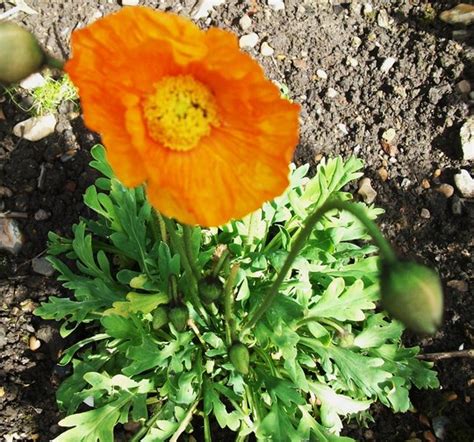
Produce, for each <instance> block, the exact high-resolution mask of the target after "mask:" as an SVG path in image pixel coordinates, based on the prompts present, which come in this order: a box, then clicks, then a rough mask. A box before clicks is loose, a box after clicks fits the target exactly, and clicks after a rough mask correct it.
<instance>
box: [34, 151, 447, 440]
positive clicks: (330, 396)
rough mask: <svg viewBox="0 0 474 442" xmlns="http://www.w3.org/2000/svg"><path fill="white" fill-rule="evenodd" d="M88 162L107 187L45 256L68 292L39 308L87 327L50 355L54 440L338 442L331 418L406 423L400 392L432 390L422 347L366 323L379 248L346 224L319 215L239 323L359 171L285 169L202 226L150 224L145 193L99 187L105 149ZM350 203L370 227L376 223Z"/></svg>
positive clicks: (334, 165) (345, 166)
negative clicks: (385, 410)
mask: <svg viewBox="0 0 474 442" xmlns="http://www.w3.org/2000/svg"><path fill="white" fill-rule="evenodd" d="M92 153H93V156H94V158H95V161H93V163H92V166H93V167H95V168H96V169H98V170H99V171H100V172H102V173H103V174H104V177H101V178H99V179H98V180H97V181H96V185H95V186H91V187H90V188H89V189H88V190H87V192H86V194H85V203H86V204H87V206H89V207H90V208H91V209H92V210H93V211H95V212H96V213H97V216H98V217H97V219H95V220H91V219H83V220H81V221H80V223H79V224H77V225H75V226H74V238H73V239H72V240H70V239H66V238H62V237H59V236H57V235H56V234H54V233H51V234H50V245H49V254H50V258H49V259H50V261H51V263H52V265H53V266H54V268H55V269H56V270H57V271H58V272H59V274H60V277H59V278H60V280H62V281H64V286H65V287H66V288H68V289H71V290H72V292H73V296H72V297H71V299H69V298H58V297H51V298H50V299H49V300H48V302H46V303H44V304H42V305H41V306H40V307H39V308H38V309H37V310H36V313H37V314H38V315H39V316H41V317H42V318H44V319H55V320H58V321H63V322H62V326H61V334H62V335H63V336H67V335H69V334H71V333H72V332H73V331H74V330H75V329H76V328H77V327H78V326H79V325H81V324H88V330H89V331H91V330H92V331H94V333H92V335H90V336H89V337H87V338H86V339H83V340H81V341H79V342H77V343H75V344H74V345H73V346H72V347H70V348H69V349H67V350H66V351H65V352H64V354H63V356H62V359H61V362H60V363H61V364H62V365H67V364H72V367H73V374H72V375H71V377H69V378H68V379H66V380H65V381H64V382H63V384H62V385H61V387H60V388H59V390H58V392H57V399H58V403H59V405H60V407H61V409H62V410H63V411H64V412H65V413H66V414H67V417H66V418H64V419H63V420H62V421H60V425H61V426H63V427H66V428H67V430H66V431H65V432H64V433H62V434H61V435H60V436H58V437H57V438H56V439H55V440H56V441H57V442H65V441H71V442H77V441H96V440H99V441H102V442H108V441H110V442H111V441H113V440H114V428H115V426H116V425H118V424H123V423H126V422H129V421H136V422H139V423H141V424H142V426H141V429H140V430H139V431H138V432H137V434H136V435H135V436H134V437H133V439H132V440H133V441H139V440H141V441H145V442H151V441H164V440H168V439H170V440H172V441H176V440H178V438H179V437H180V435H182V434H184V433H192V432H194V433H195V434H197V435H196V437H197V438H199V439H204V440H206V441H211V440H212V434H211V426H213V425H219V426H220V427H221V428H223V429H227V431H229V434H230V433H232V432H233V433H235V436H234V437H232V440H234V439H235V440H238V441H244V440H246V439H247V438H248V437H249V436H250V435H251V434H253V435H254V436H255V437H256V438H257V439H258V440H274V441H280V442H285V441H298V442H299V441H306V440H315V441H316V440H317V441H339V440H341V441H347V440H350V439H349V438H347V437H341V436H339V434H340V431H341V429H342V427H343V419H351V418H356V419H358V420H359V422H360V423H361V424H363V423H364V422H365V421H367V420H368V419H370V415H369V413H368V410H369V407H370V405H371V404H372V403H374V402H375V401H379V402H381V403H382V404H384V405H385V406H387V407H390V408H391V409H392V410H394V411H396V412H398V411H406V410H408V409H409V408H410V407H411V403H410V399H409V390H410V388H411V387H412V386H413V385H414V386H416V387H417V388H436V387H437V386H438V381H437V378H436V375H435V373H434V372H433V371H432V370H431V369H430V368H431V365H430V364H429V363H427V362H423V361H420V360H418V359H417V358H416V355H417V354H418V352H419V349H418V348H405V347H403V346H402V344H401V335H402V332H403V325H402V324H401V323H400V322H398V321H396V320H391V319H389V318H388V317H387V316H386V314H385V313H384V312H382V311H381V312H376V306H377V302H378V301H379V297H380V293H379V276H380V275H379V272H380V269H379V263H380V260H379V258H378V257H377V256H376V252H377V249H376V247H375V246H373V245H371V244H369V243H368V242H367V240H368V239H369V237H368V235H367V233H366V230H365V228H364V227H363V225H362V224H361V223H360V222H359V221H358V220H356V219H355V218H354V217H353V216H352V215H350V214H349V213H347V212H340V211H336V210H332V211H329V212H327V213H326V214H325V215H324V216H323V217H322V218H321V219H320V221H319V222H318V223H317V224H316V226H315V228H314V230H313V231H312V233H311V235H310V237H309V239H308V240H307V241H306V243H305V244H304V247H303V248H302V250H301V252H300V253H299V255H298V257H297V259H296V260H295V261H294V262H293V264H292V267H291V269H290V271H288V273H287V274H286V275H285V278H284V280H283V284H282V285H281V286H280V288H279V291H278V293H277V295H276V297H275V298H274V300H273V303H272V304H271V305H270V307H269V308H268V309H267V310H266V312H265V314H263V316H262V317H261V318H260V320H258V321H255V325H254V326H251V325H253V324H252V321H251V320H250V319H249V318H251V317H252V314H253V313H255V311H256V310H257V309H258V308H259V307H260V306H261V302H262V300H263V299H264V294H265V293H267V291H268V289H269V287H270V286H271V284H272V282H273V281H274V280H275V278H276V276H277V274H278V273H279V271H280V270H281V268H282V266H283V263H284V261H285V259H286V257H287V256H288V253H289V250H290V248H291V246H292V244H293V243H294V240H295V237H296V236H297V235H298V233H299V232H300V231H301V230H302V226H303V225H304V221H305V219H306V218H307V216H308V215H309V214H310V213H312V212H314V210H315V209H317V208H318V207H322V206H323V205H324V204H325V203H326V202H328V201H329V200H342V201H346V200H349V199H350V198H351V196H350V194H347V193H345V192H343V191H342V189H343V188H344V186H345V185H346V184H347V183H349V182H350V181H352V180H355V179H357V178H358V177H360V176H361V173H360V170H361V168H362V163H361V161H359V160H357V159H354V158H352V159H349V160H347V161H346V162H343V161H342V160H341V159H340V158H337V159H334V160H330V161H327V162H322V163H321V164H320V165H319V166H318V169H317V173H316V175H315V176H314V177H313V178H311V179H309V178H307V177H306V174H307V171H308V167H307V166H303V167H299V168H297V169H294V170H293V171H292V178H291V185H290V188H289V190H288V191H287V193H286V194H284V195H283V196H281V197H279V198H277V199H276V200H274V201H272V202H270V203H266V204H264V206H263V208H262V209H261V210H258V211H257V212H255V213H253V214H252V215H249V216H248V217H246V218H245V219H243V220H240V221H233V222H231V223H229V224H228V225H226V226H224V227H222V228H220V229H217V228H213V229H201V228H199V227H190V226H184V227H181V226H177V225H176V224H175V223H174V222H173V221H172V220H169V219H166V218H164V217H162V216H161V215H160V214H158V213H156V212H154V211H153V210H152V207H151V206H150V205H149V203H148V202H147V200H146V198H145V191H144V189H143V187H138V188H135V189H126V188H125V187H124V186H122V184H121V183H120V182H119V181H118V180H117V179H116V178H115V177H114V176H113V175H112V171H111V169H110V167H109V166H108V165H107V163H106V159H105V152H104V149H103V148H102V147H100V146H97V147H95V148H94V149H93V152H92ZM356 206H357V207H359V209H360V210H363V211H364V212H365V214H366V215H367V217H368V218H370V219H375V218H376V217H377V216H378V215H379V214H380V213H381V212H382V211H381V210H380V209H376V208H374V207H373V206H366V205H364V204H362V203H358V204H356ZM61 255H64V256H66V257H67V258H69V259H73V260H75V261H76V268H75V269H74V270H72V269H70V268H69V267H68V266H67V265H66V264H65V263H64V262H63V261H62V260H61V259H60V258H59V256H61ZM188 258H189V259H188ZM190 263H197V265H192V264H190ZM199 287H200V289H199ZM200 290H201V291H202V293H201V294H200V293H199V291H200ZM190 299H191V300H192V301H193V302H190ZM200 299H202V300H203V301H205V302H201V301H200ZM196 306H197V307H196ZM85 404H87V407H86V405H85ZM195 418H196V419H195ZM229 440H230V439H229Z"/></svg>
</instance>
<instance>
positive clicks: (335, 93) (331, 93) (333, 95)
mask: <svg viewBox="0 0 474 442" xmlns="http://www.w3.org/2000/svg"><path fill="white" fill-rule="evenodd" d="M326 95H327V96H328V97H329V98H336V97H337V96H338V95H339V92H338V91H336V89H334V88H332V87H330V88H329V89H328V91H327V93H326Z"/></svg>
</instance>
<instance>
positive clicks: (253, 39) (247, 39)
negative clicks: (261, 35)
mask: <svg viewBox="0 0 474 442" xmlns="http://www.w3.org/2000/svg"><path fill="white" fill-rule="evenodd" d="M257 43H258V35H257V34H256V33H255V32H251V33H250V34H246V35H242V37H240V39H239V46H240V48H241V49H252V48H254V47H255V46H256V44H257Z"/></svg>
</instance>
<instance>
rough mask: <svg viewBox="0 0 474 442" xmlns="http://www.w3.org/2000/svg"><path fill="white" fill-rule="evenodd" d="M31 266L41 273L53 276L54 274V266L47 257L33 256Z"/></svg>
mask: <svg viewBox="0 0 474 442" xmlns="http://www.w3.org/2000/svg"><path fill="white" fill-rule="evenodd" d="M31 267H32V268H33V271H34V272H35V273H38V274H39V275H43V276H52V275H53V274H54V268H53V266H52V265H51V264H50V262H49V261H48V260H47V259H46V258H33V260H32V261H31Z"/></svg>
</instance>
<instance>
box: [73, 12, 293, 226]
mask: <svg viewBox="0 0 474 442" xmlns="http://www.w3.org/2000/svg"><path fill="white" fill-rule="evenodd" d="M72 49H73V57H72V58H71V59H70V60H69V61H68V62H67V63H66V68H65V69H66V71H67V73H68V74H69V76H70V77H71V79H72V81H73V82H74V83H75V85H76V86H77V87H78V89H79V95H80V97H81V103H82V107H83V112H84V119H85V123H86V124H87V125H88V126H89V127H90V128H91V129H93V130H95V131H97V132H99V133H100V135H101V136H102V140H103V143H104V145H105V146H106V148H107V156H108V159H109V161H110V164H111V165H112V168H113V170H114V172H115V174H116V175H117V177H118V178H119V179H120V180H121V181H122V182H123V183H124V184H125V185H126V186H129V187H134V186H137V185H140V184H143V183H145V185H146V189H147V195H148V199H149V201H150V202H151V203H152V205H153V206H154V207H155V208H156V209H157V210H158V211H160V212H161V213H163V214H164V215H166V216H169V217H174V218H176V219H177V220H178V221H180V222H182V223H187V224H199V225H202V226H218V225H222V224H224V223H226V222H228V221H229V220H231V219H238V218H241V217H243V216H245V215H247V214H248V213H250V212H252V211H254V210H256V209H258V208H259V207H261V205H262V203H263V202H265V201H268V200H270V199H273V198H274V197H276V196H278V195H280V194H281V193H283V191H284V190H285V189H286V187H287V186H288V172H289V167H288V166H289V163H290V161H291V158H292V155H293V152H294V149H295V147H296V144H297V142H298V115H299V106H298V105H297V104H294V103H291V102H289V101H288V100H285V99H283V98H281V96H280V93H279V90H278V88H277V87H276V86H275V85H274V84H273V83H272V82H271V81H269V80H268V79H266V78H265V76H264V73H263V71H262V69H261V68H260V66H259V65H258V63H257V62H256V61H255V60H253V59H252V58H251V57H250V56H249V55H247V54H245V53H243V52H241V51H240V50H239V47H238V42H237V39H236V37H235V36H234V35H233V34H231V33H229V32H226V31H223V30H220V29H216V28H211V29H209V30H207V31H202V30H200V29H199V28H198V27H197V26H196V25H195V24H193V23H192V22H190V21H189V20H187V19H185V18H182V17H179V16H177V15H174V14H171V13H164V12H160V11H156V10H153V9H151V8H146V7H128V8H124V9H122V10H121V11H120V12H118V13H116V14H112V15H110V16H107V17H105V18H102V19H100V20H98V21H96V22H95V23H93V24H91V25H90V26H87V27H86V28H84V29H81V30H78V31H75V32H74V33H73V36H72Z"/></svg>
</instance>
